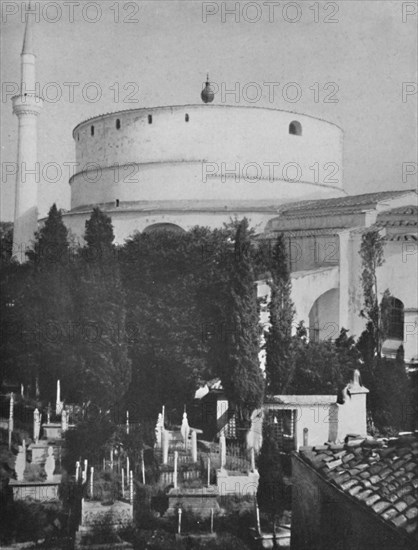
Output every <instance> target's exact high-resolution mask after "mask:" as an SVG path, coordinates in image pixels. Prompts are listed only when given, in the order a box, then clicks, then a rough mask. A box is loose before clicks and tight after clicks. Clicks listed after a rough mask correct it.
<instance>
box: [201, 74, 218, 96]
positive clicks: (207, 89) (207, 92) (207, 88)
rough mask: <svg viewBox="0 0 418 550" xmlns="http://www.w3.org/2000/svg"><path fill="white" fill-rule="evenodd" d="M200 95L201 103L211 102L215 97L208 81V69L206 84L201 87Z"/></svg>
mask: <svg viewBox="0 0 418 550" xmlns="http://www.w3.org/2000/svg"><path fill="white" fill-rule="evenodd" d="M200 97H201V98H202V101H203V103H212V101H213V99H214V97H215V92H214V91H213V87H212V86H211V85H210V81H209V71H208V72H207V73H206V86H205V87H204V88H203V90H202V93H201V94H200Z"/></svg>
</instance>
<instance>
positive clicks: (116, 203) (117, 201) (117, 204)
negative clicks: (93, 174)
mask: <svg viewBox="0 0 418 550" xmlns="http://www.w3.org/2000/svg"><path fill="white" fill-rule="evenodd" d="M115 206H116V208H118V207H119V199H116V200H115Z"/></svg>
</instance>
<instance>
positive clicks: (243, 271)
mask: <svg viewBox="0 0 418 550" xmlns="http://www.w3.org/2000/svg"><path fill="white" fill-rule="evenodd" d="M225 313H226V327H227V332H226V334H225V345H224V352H225V357H224V363H223V365H222V366H221V372H220V375H221V380H222V384H223V387H224V389H225V392H226V395H227V397H228V399H229V400H230V401H231V402H232V403H233V404H234V405H235V406H236V407H237V410H238V412H239V413H240V416H241V418H242V417H243V414H244V411H247V412H249V413H251V411H252V410H254V409H256V408H258V407H259V406H260V405H261V403H262V400H263V393H264V380H263V377H262V373H261V370H260V366H259V358H258V353H259V347H260V336H261V329H260V324H259V307H258V302H257V293H256V286H255V276H254V268H253V263H252V256H251V241H250V236H249V229H248V221H247V220H246V219H245V218H244V220H242V222H241V223H240V224H239V226H238V228H237V232H236V236H235V256H234V261H233V264H232V269H231V273H230V281H229V297H228V300H227V310H226V312H225Z"/></svg>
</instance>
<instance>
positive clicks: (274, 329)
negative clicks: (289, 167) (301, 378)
mask: <svg viewBox="0 0 418 550" xmlns="http://www.w3.org/2000/svg"><path fill="white" fill-rule="evenodd" d="M269 285H270V289H271V296H270V303H269V313H270V327H269V329H268V331H267V333H266V343H265V349H266V376H267V388H268V391H269V392H270V393H272V394H278V393H285V392H286V388H287V385H288V382H289V375H290V371H291V361H292V353H291V339H292V323H293V319H294V315H295V307H294V305H293V302H292V299H291V291H292V283H291V279H290V269H289V261H288V257H287V253H286V245H285V241H284V237H283V235H282V234H280V235H279V236H278V237H277V241H276V243H275V245H274V247H273V249H272V252H271V260H270V281H269Z"/></svg>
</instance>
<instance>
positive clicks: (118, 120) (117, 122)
mask: <svg viewBox="0 0 418 550" xmlns="http://www.w3.org/2000/svg"><path fill="white" fill-rule="evenodd" d="M116 130H120V119H119V118H117V119H116Z"/></svg>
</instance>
